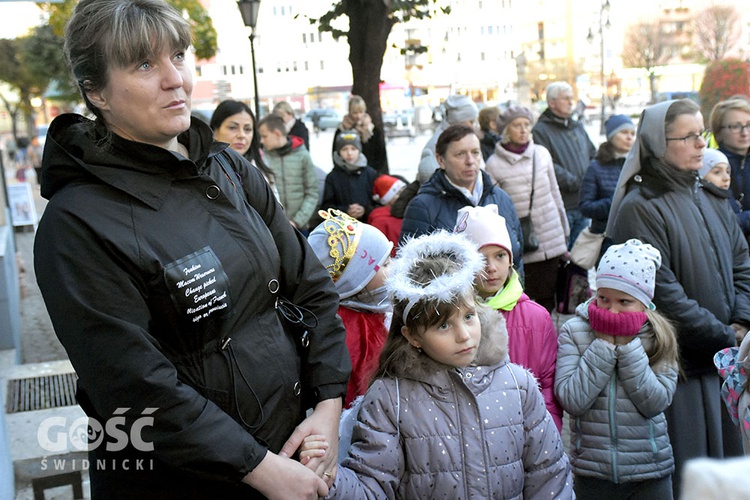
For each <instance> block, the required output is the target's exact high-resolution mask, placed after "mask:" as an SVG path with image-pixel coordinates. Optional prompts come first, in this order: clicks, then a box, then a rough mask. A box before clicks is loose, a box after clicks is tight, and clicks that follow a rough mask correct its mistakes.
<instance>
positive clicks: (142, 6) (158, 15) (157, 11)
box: [64, 0, 191, 119]
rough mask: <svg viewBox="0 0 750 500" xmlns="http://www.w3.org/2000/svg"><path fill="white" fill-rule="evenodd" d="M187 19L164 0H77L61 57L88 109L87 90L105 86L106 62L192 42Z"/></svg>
mask: <svg viewBox="0 0 750 500" xmlns="http://www.w3.org/2000/svg"><path fill="white" fill-rule="evenodd" d="M190 43H191V38H190V25H189V24H188V22H187V21H186V20H185V19H183V18H182V16H181V15H180V13H179V12H177V10H175V9H174V8H173V7H171V6H169V5H168V4H167V3H166V2H164V1H163V0H81V1H80V2H79V3H78V5H76V7H75V10H74V11H73V15H72V16H71V17H70V20H69V21H68V24H67V26H66V27H65V47H64V50H65V58H66V59H67V61H68V64H69V65H70V69H71V71H72V73H73V77H74V78H75V81H76V83H77V84H78V89H79V91H80V93H81V96H82V97H83V100H84V102H85V103H86V106H87V107H88V108H89V110H90V111H91V112H92V113H94V115H96V116H97V118H100V119H101V114H100V112H99V110H98V109H97V108H96V107H95V106H94V105H93V104H92V103H91V102H90V101H89V99H88V96H87V93H88V92H91V91H99V90H102V89H103V88H104V87H106V86H107V83H108V71H109V69H110V68H112V67H115V68H124V67H126V66H128V65H130V64H134V63H136V62H138V61H139V60H141V59H148V58H150V57H151V56H153V55H154V53H155V52H156V51H158V50H162V49H163V48H167V47H169V48H172V49H185V50H187V48H188V47H189V46H190Z"/></svg>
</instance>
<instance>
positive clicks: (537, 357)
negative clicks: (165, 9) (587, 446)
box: [454, 205, 563, 431]
mask: <svg viewBox="0 0 750 500" xmlns="http://www.w3.org/2000/svg"><path fill="white" fill-rule="evenodd" d="M454 232H456V233H459V234H462V235H463V236H465V237H466V238H468V239H469V240H470V241H472V242H473V243H474V244H476V245H477V246H478V247H479V252H480V253H481V254H482V255H483V256H484V258H485V266H484V272H482V273H480V274H478V275H477V278H476V280H475V285H476V290H477V293H478V294H479V296H480V297H481V298H482V300H483V301H484V303H485V304H486V305H487V306H489V307H490V308H492V309H494V310H496V311H498V312H500V313H502V315H503V317H504V318H505V323H506V326H507V329H508V355H509V356H510V360H511V361H512V362H513V363H516V364H519V365H521V366H523V367H524V368H526V369H528V370H529V371H531V373H533V374H534V376H535V377H536V378H537V380H538V381H539V387H540V389H541V390H542V395H543V396H544V401H545V404H546V406H547V410H549V412H550V415H552V419H553V420H554V422H555V426H556V427H557V430H558V431H560V430H562V418H563V411H562V407H561V406H560V403H558V401H557V398H556V397H555V387H554V385H555V362H556V361H555V360H556V359H557V332H555V326H554V324H553V323H552V318H550V314H549V312H548V311H547V310H546V309H545V308H544V307H542V306H541V305H539V304H537V303H536V302H533V301H532V300H531V299H529V296H528V295H526V294H525V293H524V291H523V285H521V281H520V280H519V278H518V273H516V271H515V269H513V252H512V250H511V243H510V236H509V234H508V229H507V228H506V225H505V219H504V218H503V217H502V216H501V215H498V213H497V205H487V206H486V207H464V208H462V209H460V210H459V211H458V222H457V224H456V228H455V229H454Z"/></svg>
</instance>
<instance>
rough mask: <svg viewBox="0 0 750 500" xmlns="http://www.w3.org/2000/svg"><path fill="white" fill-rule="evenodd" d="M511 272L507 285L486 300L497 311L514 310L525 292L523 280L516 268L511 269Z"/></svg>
mask: <svg viewBox="0 0 750 500" xmlns="http://www.w3.org/2000/svg"><path fill="white" fill-rule="evenodd" d="M510 273H511V274H510V278H508V282H507V283H506V284H505V286H504V287H503V288H502V289H501V290H498V291H497V293H496V294H495V295H493V296H492V297H489V298H487V299H486V300H485V301H484V303H485V304H487V305H488V306H489V307H491V308H492V309H495V310H496V311H510V310H512V309H513V308H514V307H516V304H518V300H519V299H520V298H521V294H523V285H521V280H520V279H518V273H517V272H516V270H515V269H511V272H510Z"/></svg>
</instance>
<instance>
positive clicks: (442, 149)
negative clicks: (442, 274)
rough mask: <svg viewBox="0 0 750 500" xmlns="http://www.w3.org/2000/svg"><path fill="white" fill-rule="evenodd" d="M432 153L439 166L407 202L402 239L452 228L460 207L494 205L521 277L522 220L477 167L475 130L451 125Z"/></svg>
mask: <svg viewBox="0 0 750 500" xmlns="http://www.w3.org/2000/svg"><path fill="white" fill-rule="evenodd" d="M435 152H436V157H437V160H438V164H439V165H440V169H439V170H436V171H435V172H434V173H433V174H432V176H431V177H430V178H429V179H428V180H427V181H426V182H425V183H424V184H422V186H421V187H420V188H419V192H418V193H417V195H416V196H415V197H414V198H412V200H411V201H410V202H409V205H408V207H407V208H406V213H405V214H404V223H403V225H402V226H401V238H400V240H401V242H402V243H403V242H404V241H405V240H406V239H407V238H410V237H416V236H420V235H422V234H426V233H432V232H434V231H437V230H438V229H445V230H448V231H452V230H453V228H454V227H455V225H456V218H457V215H458V210H459V209H460V208H463V207H465V206H468V205H470V206H487V205H491V204H495V205H497V209H498V213H499V214H500V215H502V216H503V217H504V218H505V224H506V225H507V227H508V233H509V234H510V239H511V242H512V246H513V248H512V250H513V260H514V265H515V267H516V269H517V270H518V271H519V273H520V274H521V276H523V263H522V261H521V257H522V255H523V250H522V249H523V243H522V242H523V235H522V232H521V223H520V222H519V220H518V215H517V214H516V209H515V207H514V206H513V201H512V200H511V199H510V196H508V194H507V193H506V192H505V191H503V190H502V189H500V188H499V187H497V186H494V185H493V184H492V179H490V176H489V175H488V174H487V173H485V172H484V171H483V170H480V169H479V165H480V162H481V161H482V150H481V147H480V144H479V138H478V137H477V135H476V133H475V132H474V129H473V128H472V127H469V126H467V125H463V124H458V125H451V126H450V127H448V128H447V129H445V131H443V133H442V134H441V135H440V138H439V139H438V141H437V144H436V146H435Z"/></svg>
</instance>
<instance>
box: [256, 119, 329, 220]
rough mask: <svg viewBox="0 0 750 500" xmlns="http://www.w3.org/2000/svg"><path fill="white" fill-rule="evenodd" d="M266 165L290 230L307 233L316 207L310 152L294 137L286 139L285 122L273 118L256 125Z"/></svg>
mask: <svg viewBox="0 0 750 500" xmlns="http://www.w3.org/2000/svg"><path fill="white" fill-rule="evenodd" d="M258 133H259V134H260V142H261V144H263V150H264V151H265V153H266V154H265V156H264V157H263V159H264V160H265V161H266V165H268V167H269V168H270V169H271V170H272V171H273V174H274V178H275V179H276V189H277V191H278V192H279V201H280V202H281V204H282V205H283V206H284V211H285V212H286V215H287V218H288V219H289V221H290V222H291V224H292V226H294V227H295V228H297V229H299V230H300V231H303V232H306V230H307V223H308V221H309V220H310V217H311V216H312V214H313V212H314V211H315V208H316V207H317V205H318V177H317V175H316V174H315V165H313V161H312V157H310V152H309V151H308V150H307V148H306V147H305V145H304V144H303V142H302V139H300V138H299V137H297V136H290V137H287V133H286V126H285V125H284V120H283V119H282V118H281V117H280V116H278V115H274V114H270V115H266V116H265V117H264V118H263V119H262V120H261V121H260V122H259V123H258Z"/></svg>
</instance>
